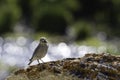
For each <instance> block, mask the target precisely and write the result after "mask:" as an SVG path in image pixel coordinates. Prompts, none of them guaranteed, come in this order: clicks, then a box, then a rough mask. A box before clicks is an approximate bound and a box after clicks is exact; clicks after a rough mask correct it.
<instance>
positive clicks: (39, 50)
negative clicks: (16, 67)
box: [28, 37, 48, 65]
mask: <svg viewBox="0 0 120 80" xmlns="http://www.w3.org/2000/svg"><path fill="white" fill-rule="evenodd" d="M47 50H48V41H47V40H46V38H45V37H41V38H40V41H39V44H38V46H37V47H36V49H35V50H34V52H33V55H32V57H31V58H30V59H29V61H30V62H29V63H28V65H30V64H31V63H32V62H33V61H34V60H37V61H38V64H40V62H39V59H40V60H41V61H42V62H43V60H42V59H41V58H43V57H44V56H45V55H46V53H47Z"/></svg>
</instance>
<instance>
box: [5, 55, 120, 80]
mask: <svg viewBox="0 0 120 80" xmlns="http://www.w3.org/2000/svg"><path fill="white" fill-rule="evenodd" d="M83 79H84V80H87V79H89V80H120V56H114V55H111V54H107V53H102V54H86V55H85V56H84V57H82V58H66V59H63V60H58V61H51V62H46V63H41V64H39V65H33V66H29V67H28V68H27V69H20V70H17V71H15V72H14V73H13V74H12V75H10V76H9V77H8V78H7V79H6V80H83Z"/></svg>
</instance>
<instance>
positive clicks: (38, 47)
mask: <svg viewBox="0 0 120 80" xmlns="http://www.w3.org/2000/svg"><path fill="white" fill-rule="evenodd" d="M40 47H41V46H40V44H39V45H38V46H37V47H36V49H35V50H34V52H33V55H32V57H31V59H30V61H32V59H33V58H34V56H35V55H36V53H37V52H38V50H39V49H40Z"/></svg>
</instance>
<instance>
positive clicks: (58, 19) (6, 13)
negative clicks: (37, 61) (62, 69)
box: [0, 0, 120, 78]
mask: <svg viewBox="0 0 120 80" xmlns="http://www.w3.org/2000/svg"><path fill="white" fill-rule="evenodd" d="M119 27H120V1H119V0H0V55H1V56H0V59H1V61H0V70H1V71H0V73H1V74H4V76H6V75H8V71H9V72H11V71H13V66H12V68H11V67H9V68H8V67H7V68H8V70H7V69H6V68H5V69H3V68H4V65H5V66H6V65H8V64H9V63H10V60H11V59H10V60H9V59H8V58H12V57H13V58H12V60H13V61H14V65H15V66H16V64H19V66H20V65H25V64H26V63H27V62H26V63H24V64H23V62H24V61H27V60H28V59H29V58H28V55H30V54H29V53H31V54H32V50H33V47H35V45H33V44H34V43H35V44H37V43H36V42H35V41H34V40H39V38H40V37H41V36H45V37H47V38H48V40H49V41H50V42H51V43H60V42H65V43H66V44H67V45H66V44H64V46H65V47H67V48H68V49H69V51H71V53H77V52H79V54H80V55H81V53H83V52H84V51H85V50H86V48H87V49H88V51H86V52H92V50H93V51H96V53H101V52H108V53H112V54H119V52H120V49H119V47H120V30H119V29H120V28H119ZM70 44H72V46H73V47H71V45H70ZM30 45H33V47H31V48H30V49H29V46H30ZM56 47H59V45H56ZM83 48H85V49H83ZM55 49H56V48H55ZM82 49H83V50H82ZM89 49H90V50H89ZM25 50H26V51H25ZM51 50H52V49H51ZM53 50H54V49H53ZM81 50H82V51H83V52H82V51H81ZM20 51H21V54H17V55H16V52H19V53H20ZM49 52H50V50H49ZM23 53H27V54H24V55H25V56H24V57H25V59H23V60H22V61H21V60H20V61H21V63H19V60H18V62H17V61H16V59H17V58H16V56H18V57H19V58H20V59H22V58H23ZM2 55H4V57H2ZM73 55H74V54H73ZM6 56H7V57H6ZM26 56H27V57H26ZM29 57H30V56H29ZM55 57H56V56H55ZM4 59H8V60H6V61H8V62H6V63H7V64H5V61H4ZM15 61H16V62H15ZM2 66H3V67H2ZM9 66H10V65H9ZM4 70H6V72H5V71H4ZM4 76H3V75H0V77H3V78H5V77H4Z"/></svg>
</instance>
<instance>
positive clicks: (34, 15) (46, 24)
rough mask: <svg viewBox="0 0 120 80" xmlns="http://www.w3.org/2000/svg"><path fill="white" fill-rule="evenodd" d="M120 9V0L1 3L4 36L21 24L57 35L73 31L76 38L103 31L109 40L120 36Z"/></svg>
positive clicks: (0, 29) (0, 25)
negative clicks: (69, 30)
mask: <svg viewBox="0 0 120 80" xmlns="http://www.w3.org/2000/svg"><path fill="white" fill-rule="evenodd" d="M119 7H120V1H119V0H90V1H89V0H0V35H4V34H6V33H8V32H9V33H13V32H14V28H15V25H17V23H21V24H24V25H25V26H26V27H27V29H32V30H33V31H34V32H47V33H49V34H56V35H66V31H67V29H73V30H75V31H74V32H75V33H74V35H75V36H76V39H85V38H87V37H90V36H93V35H95V34H96V33H99V32H104V33H105V34H106V35H107V39H109V38H113V37H120V31H119V26H120V9H119ZM15 29H16V28H15ZM71 33H72V32H71ZM68 34H70V33H68Z"/></svg>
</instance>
